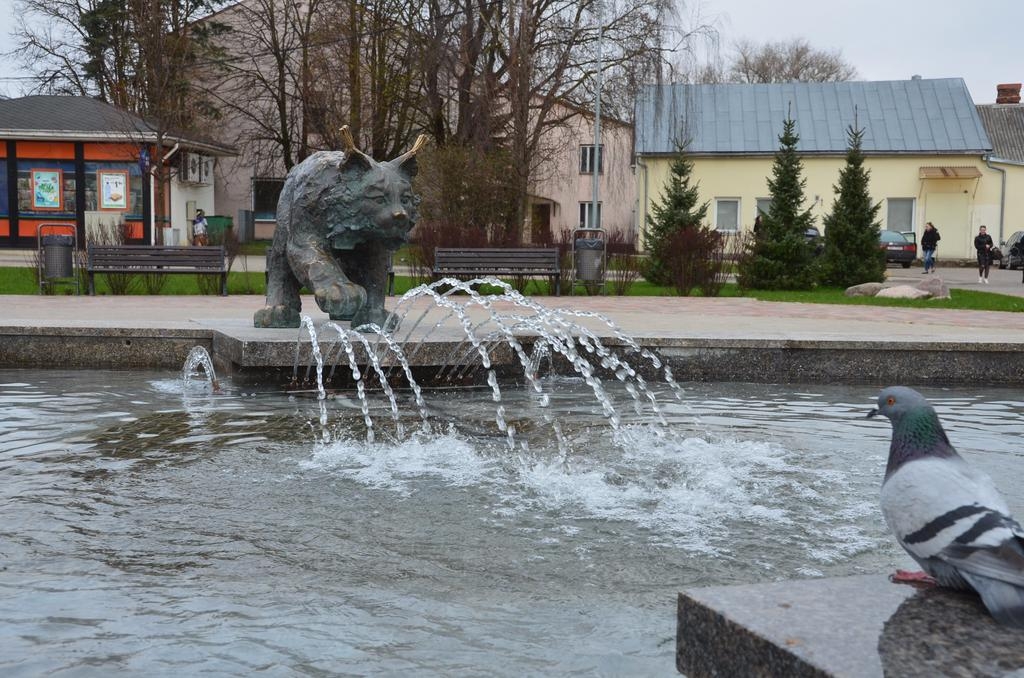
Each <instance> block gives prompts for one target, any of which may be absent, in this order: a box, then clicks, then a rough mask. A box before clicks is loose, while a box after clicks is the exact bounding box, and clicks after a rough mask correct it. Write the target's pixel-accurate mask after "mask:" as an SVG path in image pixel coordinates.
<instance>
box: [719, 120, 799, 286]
mask: <svg viewBox="0 0 1024 678" xmlns="http://www.w3.org/2000/svg"><path fill="white" fill-rule="evenodd" d="M795 130H796V122H795V121H794V120H793V119H792V118H787V119H786V121H785V123H784V124H783V128H782V135H781V136H779V150H778V151H776V153H775V162H774V164H773V165H772V178H770V179H768V192H769V194H770V196H771V208H770V209H769V211H768V212H767V213H765V214H764V216H763V217H762V219H761V229H760V230H759V231H758V233H757V234H756V236H755V238H754V244H753V246H752V247H751V249H750V251H749V252H748V253H747V255H746V256H745V257H743V259H742V260H741V261H740V265H739V276H738V277H739V284H740V287H744V288H747V289H762V290H805V289H810V288H811V287H812V286H813V285H814V283H815V279H816V273H815V270H814V249H813V245H812V244H811V243H809V242H808V240H807V229H808V228H810V227H811V226H813V222H814V220H813V217H812V216H811V210H810V208H807V209H803V204H804V185H805V184H806V183H807V182H806V180H805V179H804V178H803V177H802V176H801V175H802V174H803V161H802V160H801V159H800V156H799V155H798V154H797V151H796V146H797V142H799V141H800V137H799V136H798V135H797V134H796V131H795Z"/></svg>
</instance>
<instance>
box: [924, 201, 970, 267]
mask: <svg viewBox="0 0 1024 678" xmlns="http://www.w3.org/2000/svg"><path fill="white" fill-rule="evenodd" d="M969 207H970V196H968V195H967V194H965V193H929V194H927V195H926V196H925V208H924V220H925V221H930V222H932V223H933V224H935V228H937V229H939V233H940V234H941V235H942V242H940V243H939V251H940V252H942V251H943V250H945V254H946V256H954V257H970V256H972V255H973V254H974V246H973V245H972V244H971V243H972V242H973V240H974V234H973V233H972V232H971V222H970V216H969V212H970V211H969ZM943 246H945V247H943Z"/></svg>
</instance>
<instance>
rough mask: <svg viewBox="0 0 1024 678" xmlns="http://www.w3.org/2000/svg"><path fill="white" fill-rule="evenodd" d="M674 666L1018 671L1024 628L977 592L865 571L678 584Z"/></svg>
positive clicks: (698, 676)
mask: <svg viewBox="0 0 1024 678" xmlns="http://www.w3.org/2000/svg"><path fill="white" fill-rule="evenodd" d="M676 668H677V669H678V670H679V672H680V673H683V674H685V675H687V676H689V677H690V678H703V677H705V676H737V677H739V676H794V677H803V676H815V677H816V676H843V677H850V678H868V677H875V676H1000V677H1005V676H1009V675H1013V674H1014V673H1016V672H1018V671H1021V670H1024V630H1022V629H1012V628H1007V627H1003V626H1000V625H998V624H997V623H996V622H995V620H993V619H992V617H991V616H990V615H989V614H988V612H987V611H986V610H985V608H984V606H983V605H982V604H981V601H980V600H979V599H978V597H977V596H975V595H973V594H969V593H961V592H956V591H949V590H946V589H940V588H937V587H927V588H919V587H915V586H909V585H906V584H894V583H892V582H890V581H889V579H888V577H887V576H885V575H864V576H854V577H840V578H827V579H811V580H804V581H789V582H774V583H768V584H751V585H743V586H716V587H707V588H700V589H692V590H687V591H684V592H682V593H680V595H679V605H678V628H677V635H676Z"/></svg>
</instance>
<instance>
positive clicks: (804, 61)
mask: <svg viewBox="0 0 1024 678" xmlns="http://www.w3.org/2000/svg"><path fill="white" fill-rule="evenodd" d="M734 50H735V54H734V56H733V58H732V61H731V63H730V65H729V66H728V69H727V71H726V76H727V77H728V80H729V81H730V82H741V83H742V82H745V83H759V82H760V83H765V82H842V81H844V80H853V79H855V78H856V77H857V69H856V68H854V67H853V66H852V65H850V64H849V63H847V62H846V61H845V60H844V59H843V57H842V53H841V52H840V51H839V50H834V51H826V50H820V49H815V48H813V47H811V45H810V43H808V42H807V40H805V39H803V38H796V39H794V40H790V41H788V42H765V43H762V44H755V43H753V42H751V41H749V40H740V41H738V42H737V43H736V45H735V48H734Z"/></svg>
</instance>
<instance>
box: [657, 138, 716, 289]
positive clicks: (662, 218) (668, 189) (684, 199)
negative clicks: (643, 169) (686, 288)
mask: <svg viewBox="0 0 1024 678" xmlns="http://www.w3.org/2000/svg"><path fill="white" fill-rule="evenodd" d="M685 150H686V149H685V145H679V146H677V155H676V157H675V159H673V161H672V166H671V168H670V171H671V174H670V175H669V178H668V181H667V182H665V191H664V196H663V199H662V200H661V202H660V203H659V202H655V203H654V204H653V205H652V206H651V212H652V214H650V215H648V217H647V223H648V229H647V234H646V236H645V243H644V244H645V246H646V249H647V252H648V260H647V261H648V263H647V267H646V269H645V270H644V277H645V278H647V280H648V281H649V282H651V283H653V284H655V285H670V284H672V280H673V276H672V270H671V265H670V260H671V259H672V256H673V254H674V253H673V252H672V251H671V250H672V243H673V239H674V237H675V236H676V235H677V234H678V233H679V232H681V231H685V230H687V229H696V228H700V226H701V222H702V221H703V220H704V218H705V217H706V216H707V212H708V203H706V202H705V203H704V204H703V205H700V206H698V205H697V199H698V192H697V185H696V184H694V185H693V186H691V185H690V175H691V173H692V172H693V163H692V162H691V161H690V160H688V159H687V158H686V154H685Z"/></svg>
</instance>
